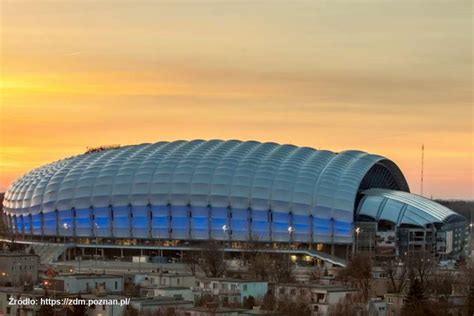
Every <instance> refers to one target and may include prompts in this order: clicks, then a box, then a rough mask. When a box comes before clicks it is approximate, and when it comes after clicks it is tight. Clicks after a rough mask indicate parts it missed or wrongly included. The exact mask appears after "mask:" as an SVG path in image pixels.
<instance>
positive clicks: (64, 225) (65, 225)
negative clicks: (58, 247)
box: [63, 223, 69, 262]
mask: <svg viewBox="0 0 474 316" xmlns="http://www.w3.org/2000/svg"><path fill="white" fill-rule="evenodd" d="M63 228H64V248H65V249H64V257H63V259H64V262H66V252H67V249H66V235H67V230H68V228H69V225H68V224H67V223H64V224H63Z"/></svg>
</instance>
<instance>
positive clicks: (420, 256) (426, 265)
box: [405, 251, 435, 288]
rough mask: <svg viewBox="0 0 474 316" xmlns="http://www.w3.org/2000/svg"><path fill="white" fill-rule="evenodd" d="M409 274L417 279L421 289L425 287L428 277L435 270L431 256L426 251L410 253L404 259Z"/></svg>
mask: <svg viewBox="0 0 474 316" xmlns="http://www.w3.org/2000/svg"><path fill="white" fill-rule="evenodd" d="M405 261H406V264H407V265H408V269H409V274H410V275H413V276H415V277H417V278H418V279H419V280H418V281H419V282H420V285H421V287H422V288H424V287H425V285H426V281H427V279H428V277H429V276H430V275H431V273H432V272H433V270H434V268H435V260H434V258H433V255H432V254H431V253H429V252H427V251H421V252H416V253H410V254H409V255H408V256H407V257H406V259H405Z"/></svg>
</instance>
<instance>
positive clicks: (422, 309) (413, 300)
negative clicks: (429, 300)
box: [402, 277, 429, 316]
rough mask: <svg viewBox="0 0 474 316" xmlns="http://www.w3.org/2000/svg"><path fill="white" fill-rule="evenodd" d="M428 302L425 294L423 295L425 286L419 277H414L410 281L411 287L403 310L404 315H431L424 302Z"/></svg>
mask: <svg viewBox="0 0 474 316" xmlns="http://www.w3.org/2000/svg"><path fill="white" fill-rule="evenodd" d="M425 300H426V298H425V294H424V293H423V286H422V285H421V282H420V280H419V279H418V278H417V277H413V278H412V279H411V280H410V287H409V289H408V293H407V295H406V296H405V303H404V305H403V309H402V315H407V316H415V315H420V316H421V315H429V314H427V313H428V312H429V311H428V307H427V306H426V304H423V302H424V301H425Z"/></svg>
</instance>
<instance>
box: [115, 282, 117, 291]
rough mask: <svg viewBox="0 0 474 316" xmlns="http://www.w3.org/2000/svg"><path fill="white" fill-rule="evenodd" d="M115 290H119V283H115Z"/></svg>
mask: <svg viewBox="0 0 474 316" xmlns="http://www.w3.org/2000/svg"><path fill="white" fill-rule="evenodd" d="M115 289H116V290H117V289H118V282H117V281H115Z"/></svg>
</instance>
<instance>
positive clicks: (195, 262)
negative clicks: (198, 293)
mask: <svg viewBox="0 0 474 316" xmlns="http://www.w3.org/2000/svg"><path fill="white" fill-rule="evenodd" d="M200 259H201V257H200V255H199V252H197V251H192V250H191V251H186V252H185V253H184V255H183V261H184V263H185V264H186V265H187V266H188V268H189V270H191V273H192V275H194V276H195V275H196V271H197V268H198V266H199V263H200Z"/></svg>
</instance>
